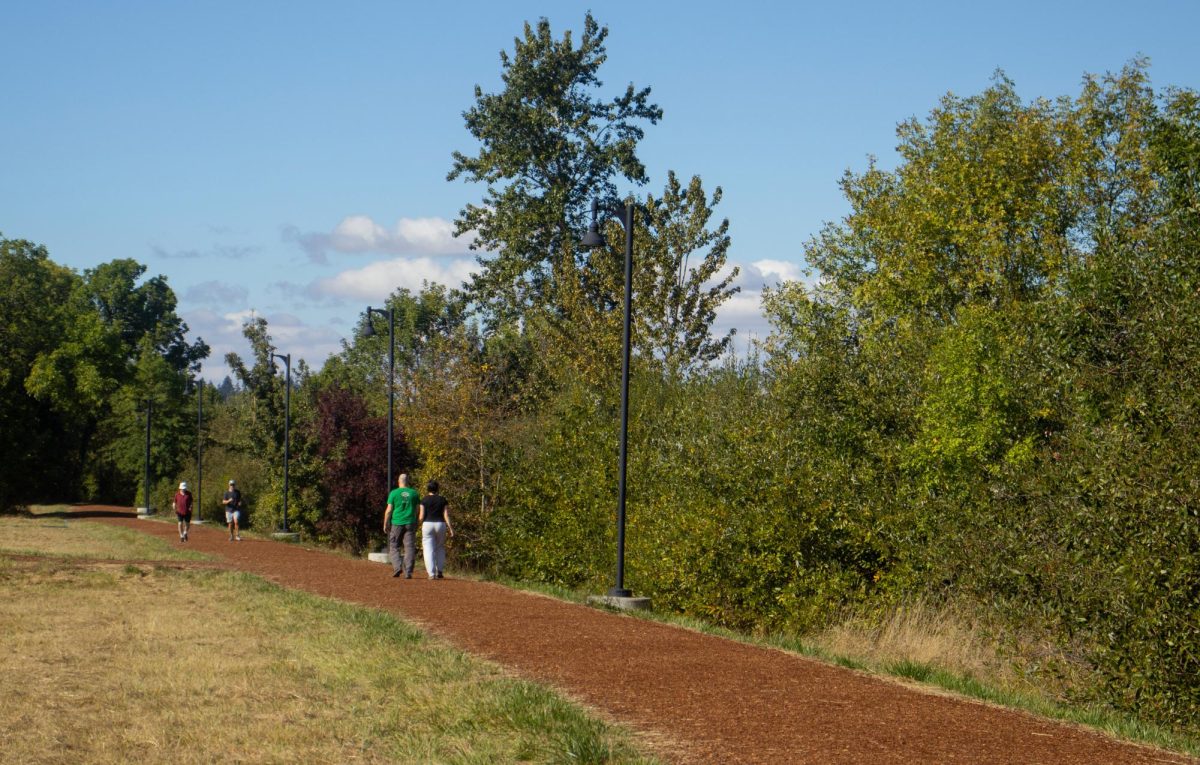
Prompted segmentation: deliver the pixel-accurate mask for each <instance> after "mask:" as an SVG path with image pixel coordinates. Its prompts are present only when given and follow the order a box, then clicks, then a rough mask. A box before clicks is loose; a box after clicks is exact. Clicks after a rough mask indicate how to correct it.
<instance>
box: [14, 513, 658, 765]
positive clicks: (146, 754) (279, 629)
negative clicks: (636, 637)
mask: <svg viewBox="0 0 1200 765" xmlns="http://www.w3.org/2000/svg"><path fill="white" fill-rule="evenodd" d="M0 520H2V521H3V522H4V524H5V526H6V529H5V532H4V533H8V534H10V535H11V534H16V533H18V532H16V531H14V527H13V526H9V523H10V522H14V524H15V526H16V527H17V528H19V527H20V525H21V524H25V525H28V526H30V527H31V528H32V530H31V531H30V532H29V535H28V536H27V537H25V538H24V542H22V544H28V543H32V542H33V541H38V540H41V541H45V542H46V544H47V548H53V549H55V550H57V552H55V553H54V555H56V556H58V555H60V554H61V551H62V546H61V545H60V544H58V543H56V542H55V541H54V539H53V538H47V537H43V536H40V535H49V534H50V531H49V528H50V527H46V526H39V524H42V523H43V520H42V519H37V518H33V519H13V518H5V519H0ZM78 525H80V526H85V524H78ZM87 525H92V524H87ZM76 526H77V524H76V523H74V522H72V523H70V524H69V526H68V528H67V532H68V533H77V530H76ZM58 533H63V532H62V530H61V529H60V530H59V532H58ZM89 533H90V532H89V531H86V530H85V531H84V532H82V534H81V535H80V536H81V537H83V538H84V539H82V540H76V541H74V542H72V543H71V546H72V549H76V548H81V549H82V552H80V553H79V557H75V558H64V557H54V558H41V559H37V558H34V559H30V558H25V557H22V558H13V557H11V556H9V557H5V556H4V555H3V554H0V589H2V590H3V592H4V598H2V599H0V638H2V639H3V641H4V646H5V651H4V652H3V653H0V699H3V700H4V703H3V704H0V741H2V742H3V752H4V754H3V757H2V758H0V759H2V760H3V761H4V762H5V763H10V762H11V763H59V762H114V763H116V762H122V763H124V762H139V763H159V762H162V763H168V762H170V763H208V762H219V761H227V760H232V761H237V762H244V763H259V762H263V763H266V762H330V763H332V762H338V763H341V762H365V763H374V762H379V763H383V762H395V761H402V762H428V763H493V762H499V763H505V762H572V763H574V762H580V763H640V762H651V760H649V759H648V758H645V757H643V756H641V755H639V754H638V753H637V751H636V748H635V744H634V742H633V738H632V736H631V735H630V734H629V733H628V732H627V731H624V730H623V729H620V728H617V727H615V726H612V725H609V724H607V723H604V722H602V721H600V720H598V719H596V718H593V717H590V716H588V715H587V714H586V713H585V712H584V711H583V710H582V709H581V708H579V707H578V706H576V705H574V704H571V703H569V702H568V701H566V700H564V699H562V698H561V697H560V696H558V695H556V694H555V693H553V692H551V691H549V690H546V689H544V688H542V687H539V686H537V685H534V684H532V683H528V682H525V681H522V680H519V679H515V678H513V677H511V676H509V675H508V674H507V673H505V672H504V671H503V670H502V669H501V668H500V667H498V666H496V665H494V664H490V663H487V662H484V661H481V660H477V659H475V658H473V657H471V656H469V655H467V654H465V653H463V652H461V651H458V650H455V649H453V648H452V647H450V646H448V645H447V644H445V643H443V642H441V641H439V640H436V639H433V638H430V637H427V636H426V635H424V634H423V633H421V632H420V631H419V630H417V629H416V628H415V627H413V626H411V625H409V624H407V623H405V622H403V621H401V620H399V619H397V618H396V617H394V616H392V615H390V614H387V613H385V612H382V611H377V610H372V609H365V608H362V607H358V606H353V605H350V604H344V603H340V602H336V601H331V600H327V599H324V598H319V597H317V596H313V595H308V594H305V593H299V592H294V591H291V590H286V589H283V588H280V587H277V586H275V585H273V584H270V583H267V582H265V581H264V580H262V579H259V578H257V577H254V576H250V575H246V574H234V573H226V572H218V571H213V570H185V571H177V570H171V569H167V568H162V567H156V566H154V565H153V564H146V563H133V564H130V563H125V562H123V561H122V560H121V558H122V557H125V558H128V559H138V560H143V559H145V558H146V556H145V555H143V554H142V551H143V548H141V547H140V546H139V545H138V544H137V543H136V542H137V540H130V539H127V538H126V537H124V536H123V535H117V536H116V537H112V538H106V537H105V536H104V535H100V536H99V537H96V538H92V537H89V536H88V534H89ZM135 536H141V535H136V534H135ZM0 538H3V537H0ZM85 540H90V543H91V544H93V548H92V549H90V550H89V549H87V546H86V543H85ZM125 542H128V543H129V545H128V546H126V547H121V545H122V544H123V543H125ZM100 548H103V549H104V551H105V553H106V554H109V553H111V554H112V555H113V556H114V557H113V558H111V559H110V558H101V557H100V555H99V552H100ZM168 549H170V548H169V546H168ZM43 552H50V549H44V550H43Z"/></svg>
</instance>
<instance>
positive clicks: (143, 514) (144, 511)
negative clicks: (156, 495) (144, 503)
mask: <svg viewBox="0 0 1200 765" xmlns="http://www.w3.org/2000/svg"><path fill="white" fill-rule="evenodd" d="M155 515H156V513H155V512H154V508H153V507H139V508H138V509H137V516H138V518H141V519H143V520H145V519H146V518H153V517H154V516H155Z"/></svg>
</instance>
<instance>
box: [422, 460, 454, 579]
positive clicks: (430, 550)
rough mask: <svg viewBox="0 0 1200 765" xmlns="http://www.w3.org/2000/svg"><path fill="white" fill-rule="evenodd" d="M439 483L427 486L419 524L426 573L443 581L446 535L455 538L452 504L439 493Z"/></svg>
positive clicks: (433, 482)
mask: <svg viewBox="0 0 1200 765" xmlns="http://www.w3.org/2000/svg"><path fill="white" fill-rule="evenodd" d="M437 490H438V482H437V481H430V482H429V483H427V484H426V485H425V492H426V493H425V496H424V497H421V510H420V513H419V514H418V515H417V522H418V523H420V524H421V548H422V550H423V552H424V554H425V571H426V572H427V573H428V574H429V578H430V579H441V578H443V577H442V568H443V567H444V566H445V565H446V533H447V532H449V533H450V536H454V527H453V526H452V525H450V504H449V503H448V502H446V498H445V497H443V496H442V495H441V494H438V493H437Z"/></svg>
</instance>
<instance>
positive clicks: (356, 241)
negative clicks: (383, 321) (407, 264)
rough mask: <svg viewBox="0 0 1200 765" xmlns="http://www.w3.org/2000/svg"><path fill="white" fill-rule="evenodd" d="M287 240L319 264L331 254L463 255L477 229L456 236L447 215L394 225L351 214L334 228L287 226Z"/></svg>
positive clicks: (284, 236) (409, 220)
mask: <svg viewBox="0 0 1200 765" xmlns="http://www.w3.org/2000/svg"><path fill="white" fill-rule="evenodd" d="M283 238H284V240H285V241H289V242H295V243H296V244H298V245H299V246H300V248H301V249H303V250H304V251H305V252H307V253H308V256H309V258H310V259H311V260H313V261H314V262H317V263H325V262H327V261H328V257H327V256H328V253H329V252H330V251H333V252H343V253H364V252H377V253H384V254H392V255H410V254H420V255H462V254H464V253H466V252H468V251H470V248H471V243H472V242H473V241H475V234H474V232H467V233H465V234H463V235H462V236H460V237H455V236H454V224H453V223H452V222H451V221H448V220H446V219H445V218H401V219H400V220H398V221H397V222H396V225H395V226H393V227H392V228H390V229H389V228H387V227H385V226H382V225H380V224H379V223H376V222H375V221H374V220H373V219H372V218H371V217H370V216H367V215H350V216H347V217H345V218H343V219H342V221H341V222H340V223H338V224H337V226H335V227H334V229H333V231H331V232H329V233H323V232H307V233H306V232H302V231H300V230H299V229H297V228H296V227H294V226H289V227H287V228H286V229H284V232H283Z"/></svg>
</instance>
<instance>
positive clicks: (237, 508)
mask: <svg viewBox="0 0 1200 765" xmlns="http://www.w3.org/2000/svg"><path fill="white" fill-rule="evenodd" d="M221 504H222V505H224V506H225V525H226V526H228V527H229V541H230V542H234V541H237V542H241V541H242V531H241V529H240V528H239V527H238V524H239V523H240V522H241V520H242V493H241V492H240V491H238V487H237V481H235V480H233V479H232V478H230V479H229V491H227V492H225V496H223V497H222V498H221Z"/></svg>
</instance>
